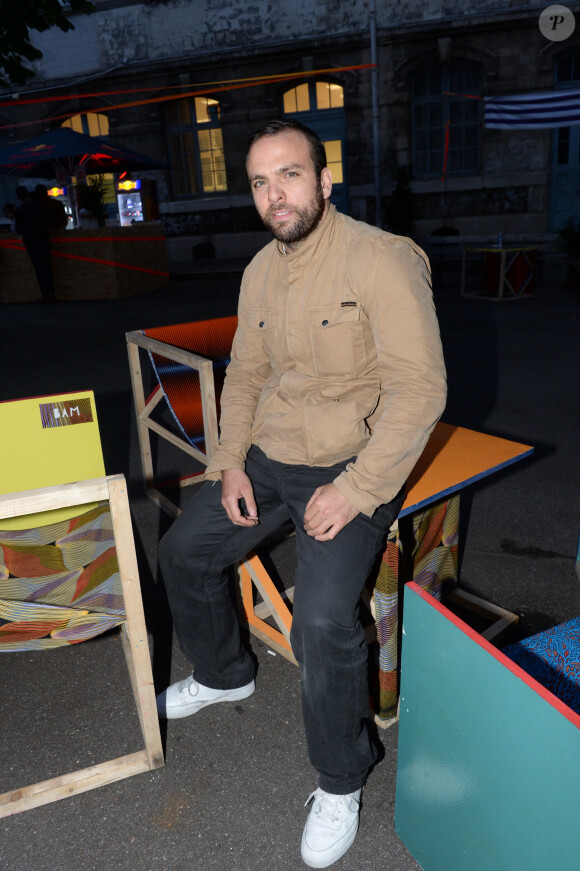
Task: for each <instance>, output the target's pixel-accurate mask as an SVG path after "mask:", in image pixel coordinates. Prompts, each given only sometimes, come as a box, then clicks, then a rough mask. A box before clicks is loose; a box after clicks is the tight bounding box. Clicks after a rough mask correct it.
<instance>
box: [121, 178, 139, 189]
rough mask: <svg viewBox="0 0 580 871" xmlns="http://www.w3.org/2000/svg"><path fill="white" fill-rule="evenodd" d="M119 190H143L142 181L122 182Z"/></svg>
mask: <svg viewBox="0 0 580 871" xmlns="http://www.w3.org/2000/svg"><path fill="white" fill-rule="evenodd" d="M119 190H120V191H139V190H141V179H135V181H130V180H129V179H127V181H120V182H119Z"/></svg>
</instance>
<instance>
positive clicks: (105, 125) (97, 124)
mask: <svg viewBox="0 0 580 871" xmlns="http://www.w3.org/2000/svg"><path fill="white" fill-rule="evenodd" d="M61 127H70V128H71V130H74V131H75V132H76V133H84V134H85V136H108V135H109V119H108V117H107V116H106V115H100V114H98V113H97V112H84V113H83V114H82V115H73V116H72V118H67V119H66V121H63V122H62V124H61Z"/></svg>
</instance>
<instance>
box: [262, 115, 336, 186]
mask: <svg viewBox="0 0 580 871" xmlns="http://www.w3.org/2000/svg"><path fill="white" fill-rule="evenodd" d="M287 130H296V131H297V132H298V133H302V135H303V136H304V137H306V139H307V140H308V144H309V146H310V155H311V157H312V163H313V164H314V171H315V172H316V177H317V178H320V174H321V173H322V170H323V169H324V167H325V166H326V151H325V149H324V145H323V144H322V142H321V140H320V138H319V136H318V135H317V134H316V133H315V132H314V130H311V129H310V127H307V126H306V124H301V123H300V121H294V120H291V119H289V118H288V119H286V118H285V119H284V120H280V119H275V120H272V121H267V122H266V124H264V125H263V126H262V127H260V128H259V130H256V132H255V133H254V134H253V135H252V136H251V137H250V141H249V142H248V153H249V151H250V148H251V147H252V145H254V143H255V142H257V141H258V140H259V139H263V138H264V137H265V136H277V135H278V134H279V133H285V132H286V131H287Z"/></svg>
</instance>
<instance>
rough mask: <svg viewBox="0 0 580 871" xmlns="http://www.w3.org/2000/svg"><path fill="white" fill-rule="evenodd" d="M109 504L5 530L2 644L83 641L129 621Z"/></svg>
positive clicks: (0, 545) (1, 541)
mask: <svg viewBox="0 0 580 871" xmlns="http://www.w3.org/2000/svg"><path fill="white" fill-rule="evenodd" d="M124 616H125V615H124V602H123V595H122V588H121V578H120V575H119V565H118V560H117V553H116V549H115V542H114V536H113V531H112V521H111V516H110V511H109V507H108V503H103V504H101V505H99V506H97V507H96V508H93V509H91V510H90V511H87V512H85V513H84V514H82V515H80V516H78V517H75V518H72V519H71V520H67V521H64V522H63V523H58V524H52V525H51V526H47V527H40V528H38V529H34V530H19V531H18V533H17V534H15V533H14V532H13V531H10V532H2V534H1V535H0V651H13V650H34V649H46V648H51V647H57V646H61V645H64V644H76V643H78V642H79V641H83V640H86V639H88V638H93V637H94V636H96V635H99V634H100V633H101V632H106V631H107V630H108V629H111V628H113V627H115V626H118V625H120V624H121V623H123V622H124Z"/></svg>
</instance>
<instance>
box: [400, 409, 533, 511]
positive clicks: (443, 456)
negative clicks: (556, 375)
mask: <svg viewBox="0 0 580 871" xmlns="http://www.w3.org/2000/svg"><path fill="white" fill-rule="evenodd" d="M533 451H534V449H533V447H531V446H530V445H524V444H521V443H520V442H512V441H509V439H502V438H498V437H497V436H492V435H487V434H486V433H482V432H476V431H475V430H472V429H465V428H464V427H462V426H452V425H451V424H449V423H441V422H439V423H438V424H437V426H436V427H435V429H434V430H433V432H432V433H431V437H430V439H429V441H428V442H427V445H426V447H425V450H424V451H423V453H422V454H421V457H420V458H419V460H418V462H417V464H416V466H415V468H414V469H413V471H412V472H411V475H410V476H409V481H408V483H407V497H406V499H405V502H404V503H403V508H402V510H401V512H400V514H399V516H400V517H403V516H404V515H405V514H411V513H412V512H413V511H416V510H417V509H419V508H423V507H425V506H426V505H430V504H431V503H433V502H437V501H438V500H439V499H444V498H445V497H446V496H450V495H451V494H453V493H456V492H457V491H458V490H461V489H463V487H467V486H468V485H469V484H473V483H474V482H475V481H478V480H480V478H485V477H487V476H488V475H492V474H493V473H494V472H498V471H499V470H500V469H504V468H505V467H506V466H509V465H511V464H512V463H517V462H518V461H519V460H523V459H524V457H528V456H530V454H532V453H533Z"/></svg>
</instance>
